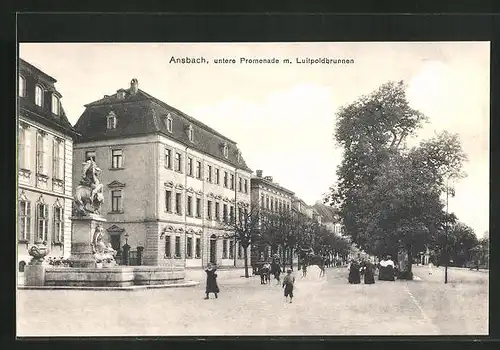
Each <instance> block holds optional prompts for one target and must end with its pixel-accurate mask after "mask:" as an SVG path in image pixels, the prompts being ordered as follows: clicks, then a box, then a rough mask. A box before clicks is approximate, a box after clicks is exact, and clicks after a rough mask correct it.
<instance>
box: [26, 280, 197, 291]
mask: <svg viewBox="0 0 500 350" xmlns="http://www.w3.org/2000/svg"><path fill="white" fill-rule="evenodd" d="M198 284H199V282H196V281H182V282H174V281H173V282H172V283H168V284H149V285H132V286H125V287H91V286H81V287H79V286H18V287H17V289H28V290H29V289H31V290H33V289H36V290H95V291H111V290H115V291H137V290H144V289H158V288H183V287H194V286H197V285H198Z"/></svg>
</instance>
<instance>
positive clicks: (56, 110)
mask: <svg viewBox="0 0 500 350" xmlns="http://www.w3.org/2000/svg"><path fill="white" fill-rule="evenodd" d="M52 113H53V114H55V115H59V98H58V97H57V96H56V95H52Z"/></svg>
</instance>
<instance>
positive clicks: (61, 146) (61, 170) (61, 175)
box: [58, 141, 64, 180]
mask: <svg viewBox="0 0 500 350" xmlns="http://www.w3.org/2000/svg"><path fill="white" fill-rule="evenodd" d="M58 147H59V179H60V180H62V179H64V141H62V142H59V144H58Z"/></svg>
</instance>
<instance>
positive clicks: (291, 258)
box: [289, 247, 293, 271]
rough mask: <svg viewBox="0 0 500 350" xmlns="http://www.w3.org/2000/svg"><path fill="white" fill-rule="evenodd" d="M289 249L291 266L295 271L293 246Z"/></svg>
mask: <svg viewBox="0 0 500 350" xmlns="http://www.w3.org/2000/svg"><path fill="white" fill-rule="evenodd" d="M289 251H290V268H291V269H292V271H293V248H291V247H290V248H289Z"/></svg>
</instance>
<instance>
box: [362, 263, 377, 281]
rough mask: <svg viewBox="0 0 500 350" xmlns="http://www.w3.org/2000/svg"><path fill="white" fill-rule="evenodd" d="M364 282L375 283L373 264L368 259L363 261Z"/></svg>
mask: <svg viewBox="0 0 500 350" xmlns="http://www.w3.org/2000/svg"><path fill="white" fill-rule="evenodd" d="M364 271H365V274H364V275H365V284H374V283H375V265H373V263H372V262H371V261H370V260H368V261H366V262H365V267H364Z"/></svg>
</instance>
